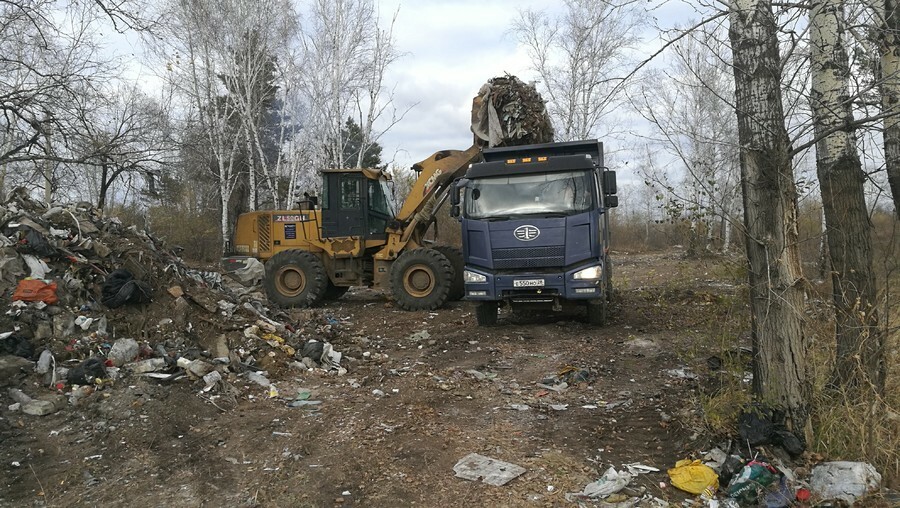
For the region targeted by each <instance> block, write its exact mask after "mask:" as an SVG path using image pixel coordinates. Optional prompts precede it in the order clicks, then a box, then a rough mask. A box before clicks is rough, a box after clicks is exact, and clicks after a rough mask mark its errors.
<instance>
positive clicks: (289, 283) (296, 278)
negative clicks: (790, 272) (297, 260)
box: [275, 266, 306, 296]
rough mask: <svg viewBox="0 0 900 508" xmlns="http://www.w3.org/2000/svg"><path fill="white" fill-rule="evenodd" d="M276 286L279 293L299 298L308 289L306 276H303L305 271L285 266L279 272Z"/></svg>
mask: <svg viewBox="0 0 900 508" xmlns="http://www.w3.org/2000/svg"><path fill="white" fill-rule="evenodd" d="M275 286H276V288H277V289H278V292H279V293H281V294H283V295H285V296H297V295H299V294H300V293H302V292H303V290H304V289H306V276H305V275H304V274H303V270H299V269H297V268H295V267H293V266H285V267H283V268H282V269H280V270H278V274H277V277H275Z"/></svg>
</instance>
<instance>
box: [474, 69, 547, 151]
mask: <svg viewBox="0 0 900 508" xmlns="http://www.w3.org/2000/svg"><path fill="white" fill-rule="evenodd" d="M472 132H474V133H475V137H476V141H477V142H480V143H482V144H486V145H487V146H489V147H495V146H517V145H532V144H538V143H550V142H552V141H553V125H552V123H551V121H550V116H549V115H548V114H547V107H546V105H545V104H544V99H543V98H542V97H541V94H539V93H538V91H537V89H536V88H535V87H534V85H533V84H526V83H523V82H522V81H521V80H519V78H517V77H515V76H511V75H508V74H507V75H506V76H499V77H496V78H492V79H490V80H488V82H487V83H485V84H484V85H482V87H481V90H479V91H478V95H477V96H475V99H474V100H473V101H472Z"/></svg>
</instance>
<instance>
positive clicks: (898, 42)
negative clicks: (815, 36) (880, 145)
mask: <svg viewBox="0 0 900 508" xmlns="http://www.w3.org/2000/svg"><path fill="white" fill-rule="evenodd" d="M874 3H875V5H876V7H877V10H878V11H879V17H880V18H881V26H880V27H879V41H878V42H879V43H880V44H879V45H880V49H881V58H880V71H881V76H880V78H881V80H880V83H881V86H880V89H881V104H882V109H883V114H884V115H885V119H884V134H883V139H884V165H885V169H886V170H887V176H888V184H889V185H890V188H891V197H892V199H893V201H894V213H895V214H896V215H897V217H898V218H900V6H898V5H900V4H898V1H897V0H874Z"/></svg>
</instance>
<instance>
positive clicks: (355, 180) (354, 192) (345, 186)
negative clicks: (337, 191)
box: [340, 176, 362, 210]
mask: <svg viewBox="0 0 900 508" xmlns="http://www.w3.org/2000/svg"><path fill="white" fill-rule="evenodd" d="M361 183H362V182H361V181H360V178H359V177H351V176H342V177H341V205H340V206H341V210H359V199H360V184H361Z"/></svg>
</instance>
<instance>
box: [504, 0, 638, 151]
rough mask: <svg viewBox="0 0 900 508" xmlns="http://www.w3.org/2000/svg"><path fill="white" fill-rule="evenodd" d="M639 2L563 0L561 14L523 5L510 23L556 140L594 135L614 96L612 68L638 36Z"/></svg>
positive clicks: (624, 60)
mask: <svg viewBox="0 0 900 508" xmlns="http://www.w3.org/2000/svg"><path fill="white" fill-rule="evenodd" d="M639 7H640V4H639V3H637V2H633V1H621V2H613V1H610V0H565V8H564V10H563V14H562V15H561V16H560V17H553V16H551V15H550V14H549V13H548V12H546V11H535V10H530V9H528V10H524V11H522V12H521V13H520V16H519V18H518V19H517V20H516V21H515V22H514V23H513V28H512V29H513V31H514V32H515V34H516V36H517V37H518V39H519V41H520V42H521V43H522V44H523V45H524V46H525V48H526V50H527V51H528V56H529V58H530V59H531V64H532V66H533V68H534V71H535V72H536V73H537V76H538V78H539V79H540V84H539V88H540V90H541V93H542V94H543V95H544V98H545V100H547V110H548V113H549V114H550V117H551V119H552V121H553V124H554V125H553V127H554V128H555V130H556V134H557V138H559V139H560V140H563V141H569V140H575V139H586V138H589V137H592V136H597V134H598V132H597V131H598V129H600V128H601V125H602V124H603V121H604V119H605V118H606V117H607V116H608V115H609V114H610V113H611V111H612V109H613V107H612V106H613V105H614V104H615V102H616V101H617V100H618V98H617V97H615V96H614V95H613V94H612V92H613V90H614V87H615V86H616V84H617V83H618V81H617V80H616V74H617V72H619V71H621V70H623V69H624V68H625V66H626V64H627V52H628V50H629V49H630V48H632V47H634V45H636V44H637V42H638V41H639V39H638V35H637V31H638V28H639V26H640V16H639V12H640V11H639ZM605 127H606V128H607V129H611V128H612V126H611V125H606V126H605Z"/></svg>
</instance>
